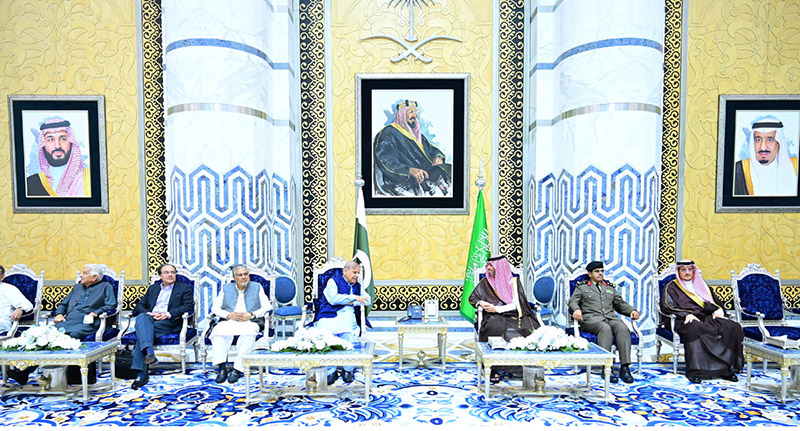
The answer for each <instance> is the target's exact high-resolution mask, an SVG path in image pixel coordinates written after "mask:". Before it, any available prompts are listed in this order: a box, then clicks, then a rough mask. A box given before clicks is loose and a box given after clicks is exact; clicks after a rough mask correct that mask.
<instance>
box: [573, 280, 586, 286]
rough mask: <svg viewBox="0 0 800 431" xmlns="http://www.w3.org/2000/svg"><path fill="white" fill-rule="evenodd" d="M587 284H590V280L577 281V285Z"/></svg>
mask: <svg viewBox="0 0 800 431" xmlns="http://www.w3.org/2000/svg"><path fill="white" fill-rule="evenodd" d="M586 284H589V280H578V282H577V283H575V287H578V286H583V285H586Z"/></svg>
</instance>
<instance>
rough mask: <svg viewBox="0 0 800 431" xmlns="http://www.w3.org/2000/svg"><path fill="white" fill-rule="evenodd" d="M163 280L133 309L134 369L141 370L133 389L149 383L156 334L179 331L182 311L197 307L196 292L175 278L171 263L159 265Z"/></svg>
mask: <svg viewBox="0 0 800 431" xmlns="http://www.w3.org/2000/svg"><path fill="white" fill-rule="evenodd" d="M158 275H159V276H160V277H161V281H160V282H156V283H153V284H152V285H151V286H150V287H149V288H148V289H147V293H145V294H144V296H143V297H142V299H141V300H140V301H139V303H138V304H136V307H135V308H134V309H133V315H134V316H137V317H136V325H135V327H136V347H135V348H134V349H133V365H132V366H131V368H132V369H134V370H136V371H137V372H138V374H137V376H136V380H134V381H133V383H132V384H131V388H132V389H139V388H141V387H142V386H144V385H145V384H147V382H148V380H150V379H149V377H148V376H147V366H148V365H152V364H155V363H156V362H158V360H157V359H156V355H155V352H154V351H153V340H154V339H155V338H156V337H160V336H162V335H166V334H169V333H172V332H178V331H180V329H181V325H182V323H183V319H182V316H183V313H186V312H189V311H192V310H193V309H194V292H193V291H192V287H191V286H189V285H188V284H186V283H181V282H179V281H176V278H177V275H178V272H177V271H176V270H175V267H174V266H172V265H170V264H168V263H167V264H164V265H161V266H160V267H158Z"/></svg>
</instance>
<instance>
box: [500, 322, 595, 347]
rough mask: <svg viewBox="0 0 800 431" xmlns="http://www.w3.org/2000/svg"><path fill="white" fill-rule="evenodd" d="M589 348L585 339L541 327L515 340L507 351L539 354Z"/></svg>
mask: <svg viewBox="0 0 800 431" xmlns="http://www.w3.org/2000/svg"><path fill="white" fill-rule="evenodd" d="M588 348H589V342H588V341H586V339H585V338H581V337H574V336H572V335H567V333H566V332H564V330H563V329H560V328H556V327H555V326H541V327H539V329H536V330H535V331H533V332H532V333H531V335H528V336H527V337H517V338H514V339H512V340H511V341H509V342H508V344H507V345H506V349H509V350H536V351H538V352H548V351H555V350H561V351H563V352H572V351H576V350H586V349H588Z"/></svg>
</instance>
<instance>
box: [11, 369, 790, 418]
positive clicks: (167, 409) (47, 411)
mask: <svg viewBox="0 0 800 431" xmlns="http://www.w3.org/2000/svg"><path fill="white" fill-rule="evenodd" d="M475 372H476V370H475V367H474V365H472V364H466V363H464V364H457V365H456V366H453V365H448V370H447V371H446V372H442V371H441V370H439V369H413V368H412V369H407V370H403V372H398V371H397V370H396V367H395V364H377V365H376V368H375V369H374V374H373V391H372V393H371V398H370V403H369V405H364V403H363V400H362V399H361V398H362V397H363V392H362V388H363V386H362V383H363V380H361V379H362V378H363V376H362V374H361V373H357V374H356V382H355V383H352V384H350V385H344V384H342V382H341V380H340V381H339V382H337V384H336V385H334V386H333V387H332V388H340V389H341V390H343V391H344V392H343V395H344V397H345V398H343V399H339V398H338V397H336V396H327V397H317V396H303V397H300V396H278V397H272V398H269V397H267V399H266V400H264V401H260V402H258V403H253V404H251V405H250V406H246V405H245V402H244V401H245V398H244V380H243V379H242V380H240V381H239V382H238V383H236V384H235V385H228V384H222V385H218V384H215V383H214V382H213V378H214V373H208V374H207V376H205V377H204V376H203V375H202V373H201V372H200V370H199V369H197V368H193V369H192V370H191V374H189V375H182V374H180V373H179V372H176V371H165V372H164V373H163V374H161V375H155V376H152V377H151V379H150V384H148V385H147V386H145V387H144V388H143V389H142V390H138V391H133V390H131V389H130V388H129V386H130V381H126V380H120V381H119V385H118V387H117V389H116V390H114V391H111V390H108V391H106V392H98V393H95V394H93V396H92V397H91V399H90V401H89V402H88V403H86V404H84V403H83V402H82V401H80V399H74V398H67V397H64V396H53V395H50V396H42V395H34V394H5V395H3V396H2V397H0V400H1V401H0V424H2V425H5V426H18V425H23V426H31V425H71V426H87V425H112V426H113V425H120V426H151V425H154V426H164V425H166V426H183V425H206V426H208V425H224V426H241V425H289V426H303V425H305V426H314V425H339V426H341V425H348V424H349V425H357V424H361V425H380V424H390V425H395V426H407V425H412V426H413V425H422V424H425V425H428V426H436V425H444V426H448V425H449V426H450V427H452V426H453V425H455V424H458V425H459V426H462V425H463V426H467V427H469V426H480V425H501V424H508V423H509V422H528V423H530V424H531V425H558V426H571V425H577V424H601V425H612V426H660V425H686V426H738V425H745V426H756V425H783V426H798V425H800V420H799V419H798V413H797V411H798V410H800V402H798V401H790V402H788V403H786V404H785V405H781V404H779V403H778V402H777V399H776V396H775V394H774V393H773V392H771V391H773V390H777V388H778V384H779V381H778V371H777V370H771V371H770V372H769V374H768V375H767V376H765V375H764V374H762V373H761V372H760V369H759V370H758V371H757V372H755V373H754V377H755V380H754V382H755V383H757V384H760V385H762V386H764V385H765V386H766V388H762V389H753V390H751V391H745V389H744V374H742V375H740V378H741V381H740V382H739V383H730V382H726V381H722V380H714V381H707V382H704V383H703V384H702V385H692V384H689V383H688V381H687V380H686V379H685V378H684V377H683V376H682V375H679V376H675V375H672V374H671V368H670V367H669V366H667V365H666V364H660V365H659V364H645V365H644V367H643V368H642V372H641V373H638V374H636V377H637V381H636V383H635V384H633V385H626V384H624V383H619V384H614V385H611V392H612V396H611V398H610V401H609V402H608V403H607V404H606V403H603V402H602V395H601V392H600V390H601V388H602V382H601V380H600V377H599V375H594V376H592V389H593V391H591V392H588V393H586V392H583V390H584V388H583V385H585V381H586V378H585V374H583V373H580V374H577V375H576V374H573V373H572V370H571V369H558V370H555V371H554V373H553V374H548V375H547V389H548V390H551V391H561V392H565V393H567V394H566V395H550V396H537V397H531V396H528V397H522V396H518V395H515V394H514V393H513V391H515V390H518V389H520V382H519V381H512V382H510V383H509V382H503V383H501V384H499V385H498V386H497V387H496V388H498V389H500V390H499V391H494V392H493V393H492V394H493V398H492V399H491V400H490V402H488V403H487V402H486V400H485V399H484V396H483V394H482V393H481V392H479V391H478V388H477V387H476V383H477V379H476V374H475ZM104 376H105V380H106V381H107V380H108V372H107V371H106V374H105V375H104ZM255 377H256V378H255V379H253V380H251V386H252V389H253V390H256V385H257V375H256V376H255ZM101 382H102V379H101ZM265 382H266V383H267V384H268V385H270V386H271V387H277V386H279V385H281V384H282V385H294V386H297V387H304V376H301V375H300V374H298V373H292V372H280V371H274V372H273V373H270V374H268V375H266V376H265ZM9 387H12V388H13V385H9V386H7V387H6V389H8V388H9ZM494 395H499V396H497V397H495V396H494Z"/></svg>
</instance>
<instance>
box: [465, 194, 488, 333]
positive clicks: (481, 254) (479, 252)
mask: <svg viewBox="0 0 800 431" xmlns="http://www.w3.org/2000/svg"><path fill="white" fill-rule="evenodd" d="M490 252H491V251H490V244H489V229H488V228H487V227H486V208H485V207H484V205H483V190H479V191H478V208H477V209H476V210H475V221H474V222H473V224H472V239H471V240H470V241H469V256H468V257H467V269H466V271H465V273H464V292H463V293H462V294H461V315H462V316H464V318H465V319H467V320H469V321H470V322H475V307H473V306H472V304H470V303H469V295H471V294H472V291H473V290H475V281H474V280H473V273H474V271H475V270H476V269H478V268H480V267H482V266H483V265H485V264H486V261H487V260H489V256H490Z"/></svg>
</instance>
